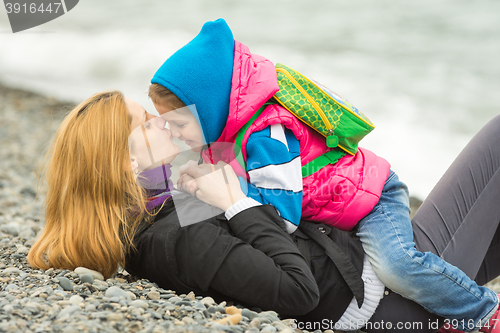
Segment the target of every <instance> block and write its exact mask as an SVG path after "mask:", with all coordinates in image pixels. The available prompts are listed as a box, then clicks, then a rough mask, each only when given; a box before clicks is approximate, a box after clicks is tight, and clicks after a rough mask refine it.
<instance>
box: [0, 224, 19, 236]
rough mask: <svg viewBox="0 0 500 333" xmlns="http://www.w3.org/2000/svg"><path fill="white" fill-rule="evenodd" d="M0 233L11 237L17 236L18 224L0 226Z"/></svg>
mask: <svg viewBox="0 0 500 333" xmlns="http://www.w3.org/2000/svg"><path fill="white" fill-rule="evenodd" d="M0 231H2V232H4V233H6V234H9V235H12V236H17V235H18V234H19V231H20V227H19V224H17V223H15V222H11V223H8V224H4V225H2V226H0Z"/></svg>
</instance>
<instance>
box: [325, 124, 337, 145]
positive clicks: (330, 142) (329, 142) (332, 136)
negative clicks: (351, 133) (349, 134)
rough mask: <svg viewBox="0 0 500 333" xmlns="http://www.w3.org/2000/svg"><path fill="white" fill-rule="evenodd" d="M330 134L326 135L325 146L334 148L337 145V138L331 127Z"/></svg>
mask: <svg viewBox="0 0 500 333" xmlns="http://www.w3.org/2000/svg"><path fill="white" fill-rule="evenodd" d="M329 132H330V134H329V135H328V136H327V137H326V146H327V147H330V148H335V147H337V146H338V145H339V138H338V136H336V135H335V134H333V128H330V130H329Z"/></svg>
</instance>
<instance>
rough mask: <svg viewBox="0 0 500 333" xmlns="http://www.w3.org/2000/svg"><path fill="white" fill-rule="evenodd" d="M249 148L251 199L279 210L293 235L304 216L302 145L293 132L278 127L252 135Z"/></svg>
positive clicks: (249, 188)
mask: <svg viewBox="0 0 500 333" xmlns="http://www.w3.org/2000/svg"><path fill="white" fill-rule="evenodd" d="M246 148H247V172H248V175H249V176H250V184H248V194H247V196H248V197H250V198H253V199H255V200H257V201H258V202H260V203H262V204H272V205H273V206H274V207H276V209H277V210H278V212H279V213H280V215H281V217H282V218H283V219H284V220H285V223H286V225H287V230H288V232H290V233H292V232H293V231H295V230H296V229H297V226H298V225H299V221H300V216H301V213H302V173H301V162H300V144H299V141H298V140H297V139H296V138H295V136H294V135H293V133H292V131H290V130H288V129H286V128H284V127H283V126H282V125H280V124H275V125H271V126H269V127H266V128H264V129H263V130H261V131H258V132H255V133H252V134H251V135H250V137H249V139H248V142H247V147H246Z"/></svg>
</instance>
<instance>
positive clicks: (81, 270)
mask: <svg viewBox="0 0 500 333" xmlns="http://www.w3.org/2000/svg"><path fill="white" fill-rule="evenodd" d="M74 272H75V273H76V274H78V275H83V274H90V275H92V276H93V277H94V279H96V280H101V281H104V276H103V275H102V274H101V273H99V272H97V271H94V270H92V269H88V268H85V267H77V268H75V271H74Z"/></svg>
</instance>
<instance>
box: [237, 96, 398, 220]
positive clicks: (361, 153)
mask: <svg viewBox="0 0 500 333" xmlns="http://www.w3.org/2000/svg"><path fill="white" fill-rule="evenodd" d="M278 123H279V124H282V125H284V126H285V127H286V128H288V129H290V130H291V131H292V132H293V133H294V135H295V137H296V138H297V139H298V140H299V142H300V151H301V154H300V156H301V162H302V165H305V164H307V163H308V162H310V161H311V160H313V159H315V158H316V157H318V156H320V155H322V154H324V153H325V152H327V151H328V150H329V148H328V147H327V146H326V142H325V138H324V137H323V136H322V135H320V134H319V133H317V132H316V131H314V130H313V129H311V128H310V127H308V126H307V125H305V124H304V123H302V122H301V121H300V120H298V119H297V118H296V117H295V116H294V115H293V114H291V113H290V112H288V111H287V110H286V109H284V108H283V107H281V106H279V105H271V106H268V107H267V108H266V109H265V110H264V111H263V112H262V114H261V115H260V116H259V117H258V118H257V119H256V120H255V121H254V122H253V124H252V125H251V126H250V128H249V129H248V131H247V132H246V133H245V136H244V137H243V144H242V153H243V157H244V158H245V160H246V143H247V141H248V137H249V136H250V134H251V133H253V132H256V131H260V130H262V129H264V128H266V127H268V126H270V125H273V124H278ZM389 172H390V165H389V163H388V162H387V161H386V160H385V159H383V158H381V157H378V156H376V155H375V154H374V153H372V152H371V151H369V150H367V149H363V148H359V150H358V152H357V153H356V155H354V156H352V155H346V156H344V157H343V158H342V159H340V160H339V161H338V162H337V163H336V164H334V165H331V164H329V165H327V166H325V167H323V168H322V169H320V170H319V171H317V172H315V173H313V174H312V175H309V176H308V177H306V178H303V180H302V181H303V201H302V218H303V219H304V220H309V221H315V222H321V223H325V224H328V225H331V226H334V227H336V228H338V229H342V230H351V229H352V228H353V227H354V226H355V225H356V224H357V223H358V222H359V220H361V219H362V218H363V217H364V216H365V215H367V214H368V213H369V212H370V211H371V210H372V209H373V207H374V206H375V204H376V203H377V202H378V200H379V198H380V194H381V193H382V188H383V187H384V184H385V181H386V180H387V177H388V176H389Z"/></svg>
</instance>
